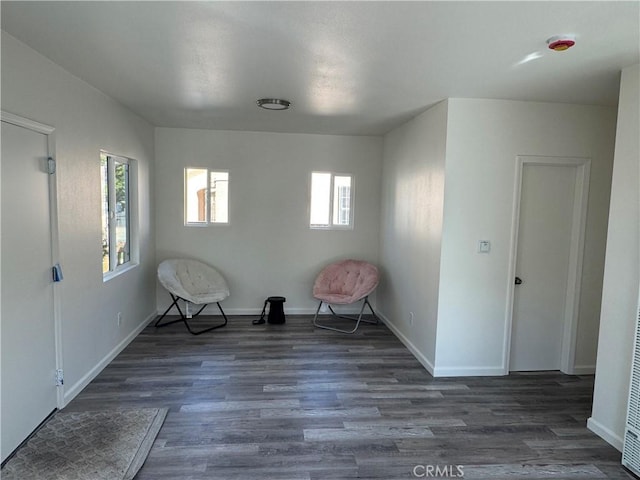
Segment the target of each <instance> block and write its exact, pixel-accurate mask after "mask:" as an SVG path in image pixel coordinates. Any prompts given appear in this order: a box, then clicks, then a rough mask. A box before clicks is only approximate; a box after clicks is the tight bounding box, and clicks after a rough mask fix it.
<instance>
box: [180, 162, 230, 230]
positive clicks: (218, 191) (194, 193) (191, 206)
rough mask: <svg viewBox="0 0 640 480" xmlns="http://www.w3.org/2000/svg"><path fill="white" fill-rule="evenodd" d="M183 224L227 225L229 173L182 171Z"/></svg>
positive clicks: (196, 169)
mask: <svg viewBox="0 0 640 480" xmlns="http://www.w3.org/2000/svg"><path fill="white" fill-rule="evenodd" d="M184 192H185V193H184V223H185V225H211V224H214V223H229V172H221V171H213V170H209V169H208V168H185V169H184Z"/></svg>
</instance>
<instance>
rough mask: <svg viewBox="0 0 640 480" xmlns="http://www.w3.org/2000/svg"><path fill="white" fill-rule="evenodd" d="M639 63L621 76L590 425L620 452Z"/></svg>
mask: <svg viewBox="0 0 640 480" xmlns="http://www.w3.org/2000/svg"><path fill="white" fill-rule="evenodd" d="M639 92H640V65H635V66H632V67H628V68H626V69H624V70H623V72H622V81H621V85H620V102H619V104H618V126H617V134H616V147H615V160H614V164H613V181H612V191H611V207H610V209H609V232H608V235H607V253H606V262H605V270H604V286H603V289H602V310H601V313H600V337H599V341H598V363H597V367H596V379H595V388H594V398H593V411H592V415H591V418H590V419H589V422H588V426H589V428H590V429H591V430H593V431H594V432H596V433H598V434H599V435H600V436H601V437H603V438H604V439H605V440H607V441H608V442H609V443H611V444H612V445H613V446H615V447H616V448H618V449H619V450H622V439H623V436H624V424H625V420H626V413H627V397H628V395H629V381H630V374H631V357H632V347H633V336H634V328H635V324H636V322H635V318H636V314H637V311H636V307H637V305H638V285H639V283H640V252H639V249H640V238H639V237H640V234H639V231H638V224H639V223H640V195H639V193H638V191H639V190H640V161H639V159H640V146H639V142H640V140H639V139H638V132H640V119H639V116H640V115H639V113H638V111H639V109H640V94H639Z"/></svg>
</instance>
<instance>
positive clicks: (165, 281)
mask: <svg viewBox="0 0 640 480" xmlns="http://www.w3.org/2000/svg"><path fill="white" fill-rule="evenodd" d="M158 281H159V282H160V284H161V285H162V286H163V287H164V288H166V289H167V290H168V291H169V295H171V298H172V300H173V303H172V304H171V305H169V308H167V309H166V310H165V311H164V313H163V314H162V315H161V316H160V318H158V320H157V321H156V323H155V326H156V327H165V326H167V325H171V324H173V323H176V322H183V323H184V324H185V326H186V327H187V330H188V331H189V333H191V334H192V335H200V334H202V333H205V332H210V331H211V330H215V329H216V328H221V327H224V326H225V325H226V324H227V316H226V315H225V314H224V311H223V310H222V307H221V306H220V302H221V301H222V300H224V299H225V298H227V297H228V296H229V287H228V286H227V282H226V281H225V279H224V277H223V276H222V275H220V273H219V272H218V271H217V270H216V269H215V268H213V267H211V266H209V265H207V264H206V263H202V262H200V261H198V260H192V259H186V258H180V259H169V260H165V261H163V262H161V263H160V265H158ZM179 300H182V301H183V302H185V312H184V313H183V312H182V309H181V308H180V305H179V304H178V301H179ZM210 303H215V304H217V305H218V308H219V309H220V313H222V317H223V318H224V323H222V324H218V325H214V326H212V327H207V328H205V329H203V330H198V331H195V330H193V329H192V328H191V326H190V325H189V322H188V321H187V320H188V319H190V318H192V317H195V316H197V315H199V314H200V313H201V312H202V311H203V310H204V308H205V307H206V306H207V305H208V304H210ZM189 304H194V305H197V306H198V307H199V308H198V311H197V312H196V313H194V314H191V313H190V312H189V308H190V305H189ZM174 305H175V307H176V308H177V309H178V312H179V313H180V318H179V319H177V320H172V321H169V322H164V323H160V322H161V321H162V319H163V318H164V317H165V316H166V315H167V313H169V310H171V308H172V307H173V306H174Z"/></svg>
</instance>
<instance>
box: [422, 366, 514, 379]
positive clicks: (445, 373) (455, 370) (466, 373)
mask: <svg viewBox="0 0 640 480" xmlns="http://www.w3.org/2000/svg"><path fill="white" fill-rule="evenodd" d="M504 375H505V373H504V368H502V367H436V370H435V373H434V374H433V376H434V377H501V376H504Z"/></svg>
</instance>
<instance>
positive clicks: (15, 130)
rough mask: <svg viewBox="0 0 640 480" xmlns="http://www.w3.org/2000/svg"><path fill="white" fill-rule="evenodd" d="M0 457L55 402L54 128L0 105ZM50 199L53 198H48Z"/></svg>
mask: <svg viewBox="0 0 640 480" xmlns="http://www.w3.org/2000/svg"><path fill="white" fill-rule="evenodd" d="M1 128H2V130H1V138H2V165H1V166H0V168H1V181H2V183H1V230H2V243H1V249H0V258H1V262H2V269H1V270H2V274H1V279H0V297H1V299H2V301H1V305H2V307H1V312H0V316H1V319H2V345H1V347H2V348H1V350H2V353H1V356H2V358H1V378H2V398H1V410H0V421H1V423H2V452H1V454H2V461H4V460H5V459H6V458H7V457H8V456H9V455H10V454H11V453H12V452H13V450H15V448H17V447H18V446H19V445H20V443H21V442H22V441H24V440H25V439H26V438H27V437H28V436H29V435H30V434H31V432H32V431H33V430H34V429H35V428H36V427H37V426H38V425H39V424H40V423H41V422H42V421H43V420H44V419H45V418H46V417H47V416H48V415H49V414H50V413H51V412H52V411H54V410H55V409H56V408H57V407H58V405H59V403H60V400H59V399H60V395H61V392H58V388H57V386H56V381H55V378H56V371H57V368H58V365H59V364H60V362H59V358H58V352H59V349H58V348H57V345H58V344H59V342H58V340H57V339H58V338H59V336H58V335H57V328H56V327H57V323H56V320H55V318H56V315H55V311H56V300H55V295H56V294H55V292H54V283H53V276H52V265H53V258H54V247H55V245H56V244H55V242H54V240H55V237H54V235H53V232H54V231H55V228H54V226H55V220H56V217H55V208H54V207H55V181H54V178H55V175H54V174H53V173H49V162H48V158H49V152H50V149H51V143H52V134H53V128H51V127H48V126H46V125H42V124H39V123H36V122H32V121H30V120H26V119H22V118H20V117H16V116H14V115H10V114H6V113H5V112H2V122H1ZM52 200H53V202H52Z"/></svg>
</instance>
